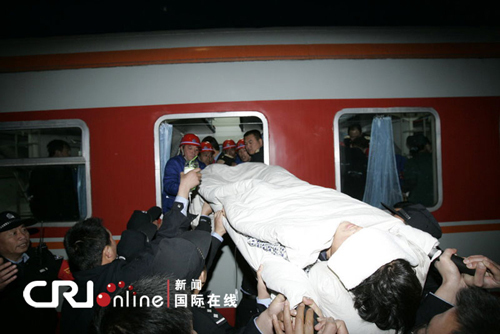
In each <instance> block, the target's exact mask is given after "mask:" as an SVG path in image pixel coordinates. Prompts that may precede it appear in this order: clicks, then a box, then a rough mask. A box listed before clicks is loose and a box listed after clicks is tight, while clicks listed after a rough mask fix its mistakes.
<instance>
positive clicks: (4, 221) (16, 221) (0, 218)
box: [0, 211, 36, 232]
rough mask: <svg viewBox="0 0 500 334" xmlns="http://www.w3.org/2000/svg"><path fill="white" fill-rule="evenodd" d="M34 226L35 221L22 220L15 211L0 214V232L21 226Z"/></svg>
mask: <svg viewBox="0 0 500 334" xmlns="http://www.w3.org/2000/svg"><path fill="white" fill-rule="evenodd" d="M33 224H36V220H35V219H33V218H25V219H21V216H19V214H17V213H16V212H14V211H4V212H2V213H0V232H5V231H8V230H12V229H13V228H16V227H18V226H20V225H24V226H31V225H33Z"/></svg>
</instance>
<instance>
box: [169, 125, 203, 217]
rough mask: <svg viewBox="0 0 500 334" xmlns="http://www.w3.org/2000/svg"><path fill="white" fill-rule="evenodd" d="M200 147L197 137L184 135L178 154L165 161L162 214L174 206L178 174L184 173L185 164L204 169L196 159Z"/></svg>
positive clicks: (190, 134) (178, 181) (189, 134)
mask: <svg viewBox="0 0 500 334" xmlns="http://www.w3.org/2000/svg"><path fill="white" fill-rule="evenodd" d="M200 146H201V144H200V139H199V138H198V136H196V135H194V134H192V133H188V134H185V135H184V136H183V137H182V140H181V143H180V145H179V149H180V154H179V155H177V156H175V157H173V158H171V159H169V160H168V161H167V164H166V165H165V172H164V173H163V191H162V209H163V213H166V212H168V211H169V210H170V209H171V208H172V205H173V204H174V200H175V197H176V195H177V192H178V191H179V184H180V173H181V172H183V171H184V167H185V166H186V164H189V165H190V166H192V167H195V168H196V167H199V168H200V169H204V168H205V166H206V165H205V164H204V163H203V162H201V161H200V160H199V159H198V154H199V152H200Z"/></svg>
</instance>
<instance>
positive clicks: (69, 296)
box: [23, 280, 170, 308]
mask: <svg viewBox="0 0 500 334" xmlns="http://www.w3.org/2000/svg"><path fill="white" fill-rule="evenodd" d="M44 286H47V282H45V281H33V282H31V283H29V284H28V285H26V287H25V288H24V291H23V296H24V300H25V301H26V303H28V305H30V306H33V307H35V308H56V307H57V306H58V304H59V288H60V287H62V286H64V287H70V288H71V289H70V290H69V291H66V292H63V293H62V294H63V297H64V298H65V299H66V300H67V301H68V303H69V304H70V305H71V307H73V308H92V307H93V306H94V302H93V300H92V299H93V298H92V296H93V295H94V282H92V281H88V282H87V300H86V301H85V302H77V301H75V300H74V298H73V297H74V296H75V295H76V294H77V293H78V285H77V284H76V283H75V282H73V281H63V280H61V281H53V282H52V301H50V302H36V301H34V300H33V298H31V290H32V289H34V288H36V287H44ZM118 287H119V288H124V287H125V282H123V281H120V282H118ZM133 289H134V287H133V286H132V285H129V286H128V288H127V290H128V291H126V299H125V307H128V306H129V299H130V298H129V293H130V292H132V295H133V297H132V304H133V305H132V306H133V307H135V306H136V297H135V296H136V292H135V291H132V290H133ZM167 289H168V292H167V307H170V292H169V291H170V280H167ZM106 290H108V292H109V293H113V292H115V291H116V285H115V284H114V283H109V284H108V285H107V287H106ZM143 298H146V299H148V297H147V296H143V297H141V301H140V303H141V306H142V299H143ZM117 300H118V302H121V305H122V306H123V297H121V296H115V297H113V301H114V304H115V305H116V303H117ZM96 302H97V305H99V306H101V307H106V306H108V305H109V304H110V303H111V297H110V296H109V294H108V293H106V292H102V293H100V294H99V295H97V297H96ZM146 303H147V304H148V305H149V301H146ZM151 304H152V305H153V306H155V307H161V306H162V305H163V298H162V297H161V296H154V297H153V298H152V300H151Z"/></svg>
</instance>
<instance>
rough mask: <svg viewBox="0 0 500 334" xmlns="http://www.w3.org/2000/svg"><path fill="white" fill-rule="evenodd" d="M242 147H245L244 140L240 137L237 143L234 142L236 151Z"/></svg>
mask: <svg viewBox="0 0 500 334" xmlns="http://www.w3.org/2000/svg"><path fill="white" fill-rule="evenodd" d="M242 148H245V141H244V140H243V139H240V140H238V143H237V144H236V151H239V150H241V149H242Z"/></svg>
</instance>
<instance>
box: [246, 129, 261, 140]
mask: <svg viewBox="0 0 500 334" xmlns="http://www.w3.org/2000/svg"><path fill="white" fill-rule="evenodd" d="M250 135H253V136H254V137H255V139H257V140H259V139H262V134H261V133H260V131H259V130H249V131H247V132H245V135H244V136H243V138H245V137H246V136H250Z"/></svg>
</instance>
